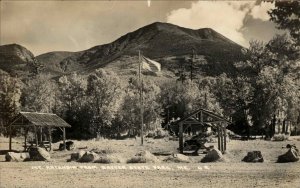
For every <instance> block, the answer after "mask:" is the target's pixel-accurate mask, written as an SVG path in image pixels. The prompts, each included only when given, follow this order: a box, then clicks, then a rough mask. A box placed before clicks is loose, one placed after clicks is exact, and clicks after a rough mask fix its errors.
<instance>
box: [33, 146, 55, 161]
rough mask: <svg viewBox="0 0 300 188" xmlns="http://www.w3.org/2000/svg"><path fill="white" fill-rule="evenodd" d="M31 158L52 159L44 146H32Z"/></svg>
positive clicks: (34, 159)
mask: <svg viewBox="0 0 300 188" xmlns="http://www.w3.org/2000/svg"><path fill="white" fill-rule="evenodd" d="M29 155H30V160H33V161H50V160H51V159H50V153H49V152H47V151H46V150H45V149H44V148H40V147H32V148H30V149H29Z"/></svg>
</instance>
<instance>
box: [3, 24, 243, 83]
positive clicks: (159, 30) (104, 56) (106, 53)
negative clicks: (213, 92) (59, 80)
mask: <svg viewBox="0 0 300 188" xmlns="http://www.w3.org/2000/svg"><path fill="white" fill-rule="evenodd" d="M241 49H242V47H241V46H239V45H238V44H236V43H234V42H233V41H231V40H230V39H228V38H226V37H224V36H223V35H221V34H219V33H217V32H216V31H214V30H213V29H210V28H203V29H198V30H192V29H188V28H183V27H179V26H176V25H172V24H168V23H160V22H155V23H153V24H150V25H147V26H145V27H142V28H140V29H138V30H136V31H133V32H131V33H128V34H126V35H124V36H122V37H120V38H118V39H117V40H115V41H113V42H112V43H109V44H104V45H99V46H95V47H92V48H90V49H87V50H84V51H81V52H62V51H57V52H49V53H45V54H42V55H39V56H37V57H36V58H34V56H33V55H32V53H31V52H30V51H28V50H27V49H26V48H24V47H22V46H20V45H16V44H12V45H4V46H1V48H0V58H1V61H0V68H1V69H3V70H5V71H7V72H10V73H11V72H13V73H14V72H17V73H19V74H25V73H26V74H29V72H32V71H33V70H34V69H33V70H32V67H35V66H36V65H39V66H42V69H41V70H42V73H46V74H51V75H52V76H60V75H63V74H68V73H70V72H73V71H76V72H79V73H80V74H89V73H91V72H93V71H94V70H95V69H97V68H106V69H111V70H114V71H115V72H117V73H118V74H119V75H128V76H131V75H133V74H136V71H137V67H138V52H139V51H140V52H141V53H142V54H143V55H144V56H147V57H149V58H151V59H154V60H156V61H158V62H160V63H161V64H162V73H161V74H160V75H158V77H160V78H162V77H165V78H174V77H175V73H176V72H178V70H179V69H184V70H185V71H187V72H188V71H189V69H190V65H191V57H192V51H194V52H195V54H196V57H195V58H194V66H195V68H196V69H195V73H196V74H198V75H200V74H201V75H211V76H214V75H218V74H221V73H223V72H226V73H227V74H233V73H234V72H235V69H234V67H233V64H232V63H233V62H236V61H239V60H241V59H242V54H241ZM39 63H40V64H39ZM30 66H31V67H30ZM156 76H157V75H156Z"/></svg>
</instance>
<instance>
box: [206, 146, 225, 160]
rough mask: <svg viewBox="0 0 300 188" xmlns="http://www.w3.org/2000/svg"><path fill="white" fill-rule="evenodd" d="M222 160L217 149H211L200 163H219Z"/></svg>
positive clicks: (220, 153)
mask: <svg viewBox="0 0 300 188" xmlns="http://www.w3.org/2000/svg"><path fill="white" fill-rule="evenodd" d="M222 159H223V155H222V152H221V151H219V150H218V149H215V148H214V149H212V150H210V151H208V153H207V154H206V155H205V156H204V157H203V158H202V159H201V162H202V163H207V162H216V161H220V160H222Z"/></svg>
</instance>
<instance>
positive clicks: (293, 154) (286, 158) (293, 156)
mask: <svg viewBox="0 0 300 188" xmlns="http://www.w3.org/2000/svg"><path fill="white" fill-rule="evenodd" d="M296 161H299V153H298V151H297V149H296V148H293V147H292V148H290V149H289V150H288V151H287V152H286V153H285V154H283V155H280V156H278V159H277V162H278V163H288V162H296Z"/></svg>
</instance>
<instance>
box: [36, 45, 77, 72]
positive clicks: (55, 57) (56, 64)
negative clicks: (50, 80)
mask: <svg viewBox="0 0 300 188" xmlns="http://www.w3.org/2000/svg"><path fill="white" fill-rule="evenodd" d="M75 53H76V52H66V51H55V52H49V53H45V54H41V55H39V56H36V59H37V60H38V61H39V62H40V63H41V64H42V65H43V67H44V69H43V72H45V73H50V74H52V75H60V74H62V73H63V72H64V71H63V67H62V65H61V64H60V62H61V61H62V60H64V59H66V58H68V57H70V56H71V55H74V54H75Z"/></svg>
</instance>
